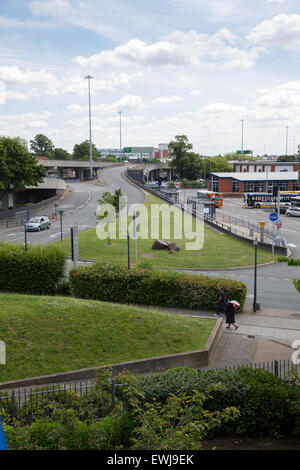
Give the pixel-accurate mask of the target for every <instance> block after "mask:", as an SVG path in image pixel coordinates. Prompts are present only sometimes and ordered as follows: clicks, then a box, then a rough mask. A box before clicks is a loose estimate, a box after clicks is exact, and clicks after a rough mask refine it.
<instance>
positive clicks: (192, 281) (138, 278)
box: [70, 263, 247, 310]
mask: <svg viewBox="0 0 300 470" xmlns="http://www.w3.org/2000/svg"><path fill="white" fill-rule="evenodd" d="M70 286H71V292H72V294H73V295H75V296H76V297H81V298H84V299H93V300H102V301H105V302H119V303H120V302H121V303H127V304H137V305H159V306H164V307H181V308H190V309H204V310H214V309H215V306H216V301H217V298H218V295H219V288H220V286H222V287H223V288H224V290H225V292H226V296H228V297H230V298H231V299H235V300H237V301H238V302H239V303H240V305H241V307H240V308H241V310H242V309H243V305H244V302H245V298H246V291H247V288H246V286H245V284H243V283H241V282H238V281H232V280H229V279H219V278H211V277H205V276H196V275H189V274H179V273H178V272H176V271H161V270H157V269H151V270H149V269H143V268H141V267H135V268H133V269H131V270H130V271H128V270H127V269H126V268H125V267H124V266H121V265H118V264H112V263H104V264H100V263H95V264H93V265H89V266H81V267H79V268H73V269H72V271H71V272H70Z"/></svg>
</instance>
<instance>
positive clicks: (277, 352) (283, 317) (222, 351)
mask: <svg viewBox="0 0 300 470" xmlns="http://www.w3.org/2000/svg"><path fill="white" fill-rule="evenodd" d="M151 308H153V307H151ZM154 308H156V309H158V310H160V311H168V312H173V313H174V314H181V315H192V316H200V317H205V318H215V317H214V313H213V312H204V311H199V310H184V309H175V308H162V307H159V308H157V307H154ZM221 316H222V317H223V319H224V320H225V315H222V314H221ZM236 321H237V323H238V324H239V328H238V329H237V330H234V329H233V328H232V329H230V330H228V329H226V323H225V321H224V326H223V328H224V331H223V335H222V337H221V339H220V341H219V344H218V346H217V348H216V351H215V354H214V356H213V358H212V360H211V362H210V364H209V367H212V368H214V367H216V368H217V367H220V368H222V367H228V366H237V365H243V364H244V365H246V364H252V363H255V362H256V363H258V362H267V361H274V360H278V361H284V360H285V361H286V360H291V357H292V354H293V352H295V349H293V348H292V347H291V346H292V343H293V341H295V340H299V341H300V313H299V312H293V311H288V310H285V311H281V310H273V309H272V310H268V309H264V310H260V311H257V312H256V313H255V314H254V313H252V312H251V309H250V308H249V307H248V308H247V307H246V308H245V310H244V312H243V313H237V314H236Z"/></svg>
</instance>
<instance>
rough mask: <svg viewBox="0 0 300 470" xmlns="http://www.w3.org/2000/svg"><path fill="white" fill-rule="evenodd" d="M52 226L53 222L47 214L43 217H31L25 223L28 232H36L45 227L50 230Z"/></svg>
mask: <svg viewBox="0 0 300 470" xmlns="http://www.w3.org/2000/svg"><path fill="white" fill-rule="evenodd" d="M50 228H51V222H50V220H49V219H48V217H46V216H45V215H43V216H41V217H32V219H29V220H28V222H26V224H25V229H26V230H27V231H28V232H34V231H38V232H40V231H41V230H44V229H48V230H49V229H50Z"/></svg>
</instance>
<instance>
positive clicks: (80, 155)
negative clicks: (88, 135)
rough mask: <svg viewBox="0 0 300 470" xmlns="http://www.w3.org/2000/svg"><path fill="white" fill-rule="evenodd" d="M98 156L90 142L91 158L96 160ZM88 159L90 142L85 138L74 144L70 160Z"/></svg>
mask: <svg viewBox="0 0 300 470" xmlns="http://www.w3.org/2000/svg"><path fill="white" fill-rule="evenodd" d="M99 157H100V153H99V152H98V150H97V148H96V146H95V144H93V143H92V158H93V160H97V159H98V158H99ZM89 159H90V142H89V140H85V141H84V142H81V144H75V145H74V149H73V154H72V160H89Z"/></svg>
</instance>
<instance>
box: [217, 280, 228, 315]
mask: <svg viewBox="0 0 300 470" xmlns="http://www.w3.org/2000/svg"><path fill="white" fill-rule="evenodd" d="M220 310H223V312H225V313H226V310H225V293H224V290H223V287H220V291H219V298H218V305H217V312H216V313H215V317H219V316H220Z"/></svg>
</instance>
